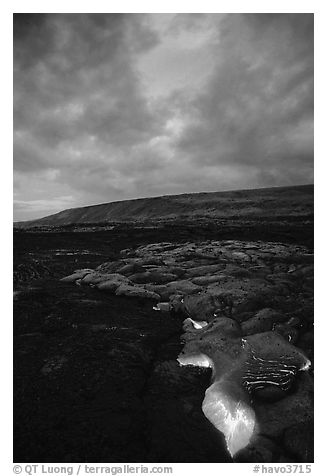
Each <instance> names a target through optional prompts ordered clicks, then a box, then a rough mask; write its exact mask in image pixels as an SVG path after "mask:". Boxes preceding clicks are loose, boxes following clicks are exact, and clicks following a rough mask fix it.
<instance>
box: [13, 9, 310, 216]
mask: <svg viewBox="0 0 327 476" xmlns="http://www.w3.org/2000/svg"><path fill="white" fill-rule="evenodd" d="M313 59H314V58H313V15H312V14H299V13H298V14H272V13H270V14H257V13H256V14H184V13H179V14H138V13H133V14H15V15H14V162H13V165H14V220H15V221H18V220H29V219H34V218H39V217H42V216H46V215H49V214H52V213H56V212H58V211H60V210H63V209H66V208H74V207H78V206H85V205H93V204H97V203H105V202H111V201H117V200H124V199H131V198H140V197H150V196H158V195H167V194H179V193H191V192H201V191H223V190H234V189H246V188H261V187H270V186H285V185H298V184H307V183H313Z"/></svg>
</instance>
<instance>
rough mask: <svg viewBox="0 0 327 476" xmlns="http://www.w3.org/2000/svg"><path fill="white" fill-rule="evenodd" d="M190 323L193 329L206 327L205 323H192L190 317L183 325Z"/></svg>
mask: <svg viewBox="0 0 327 476" xmlns="http://www.w3.org/2000/svg"><path fill="white" fill-rule="evenodd" d="M188 322H190V323H191V324H192V326H193V327H194V329H203V327H206V326H207V325H208V323H207V321H194V320H193V319H191V318H190V317H188V318H187V319H185V321H184V324H186V323H188Z"/></svg>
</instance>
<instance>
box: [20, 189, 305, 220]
mask: <svg viewBox="0 0 327 476" xmlns="http://www.w3.org/2000/svg"><path fill="white" fill-rule="evenodd" d="M313 189H314V184H301V185H292V186H273V187H261V188H248V189H234V190H224V191H211V192H207V191H204V192H190V193H188V192H186V193H180V194H174V195H157V196H151V197H138V198H132V199H124V200H116V201H113V202H103V203H99V204H93V205H85V206H81V207H73V208H67V209H64V210H61V211H59V212H56V213H53V214H50V215H46V216H44V217H41V218H36V219H32V220H26V221H16V222H14V226H18V227H29V226H30V227H32V226H38V225H50V226H51V225H68V224H74V223H76V224H78V223H97V222H99V223H100V222H106V221H108V223H109V222H110V221H130V220H133V219H134V220H142V219H143V220H144V219H155V218H157V219H160V218H162V219H164V218H178V217H179V216H181V215H183V216H185V215H191V216H192V215H196V216H197V217H199V216H201V215H202V216H203V217H208V218H209V217H211V218H217V217H219V216H220V217H226V216H230V215H234V214H233V209H235V210H234V211H237V213H241V215H242V216H243V215H256V216H257V215H258V211H259V210H258V208H260V209H261V210H262V211H263V212H265V213H268V215H275V214H276V210H277V211H279V212H281V214H282V215H284V214H285V213H284V212H283V206H282V207H281V203H280V202H281V200H282V199H283V198H284V200H285V199H286V196H284V197H280V194H279V193H278V192H281V191H283V194H286V195H288V194H290V195H291V197H289V199H292V200H293V201H292V204H288V206H287V208H288V212H290V210H289V209H290V205H291V206H292V207H294V206H295V208H296V210H294V209H293V210H292V212H293V214H294V213H295V214H301V210H300V209H301V207H302V206H303V205H306V206H305V209H306V211H305V213H304V215H307V212H308V211H309V208H310V204H312V207H313ZM299 192H300V193H299ZM301 192H302V193H301ZM240 194H242V197H240ZM231 195H232V196H231ZM201 198H207V199H208V200H203V199H202V200H201ZM160 199H161V200H162V201H164V202H166V205H165V207H164V209H162V207H160V206H159V207H156V206H155V205H156V204H158V200H160ZM187 199H188V200H189V201H190V202H192V203H191V204H190V203H187ZM215 199H216V200H215ZM237 199H238V201H237ZM247 200H248V201H249V203H247ZM262 200H265V201H266V203H265V204H264V206H263V203H261V201H262ZM229 201H230V203H228V202H229ZM250 201H251V203H250ZM271 201H275V202H277V203H275V206H273V205H274V204H272V203H271ZM282 201H283V200H282ZM286 201H287V200H286ZM153 202H156V203H153ZM167 202H169V205H170V207H167V205H168V203H167ZM304 202H305V203H304ZM135 204H136V206H135ZM141 204H144V205H145V206H143V207H142V206H140V207H138V206H137V205H141ZM124 205H126V208H128V205H130V209H128V210H126V209H125V207H124ZM132 205H134V206H132ZM146 205H148V206H146ZM285 205H287V204H286V203H284V206H285ZM251 207H252V210H251ZM253 207H254V208H253ZM83 211H84V212H86V213H83V216H82V217H81V216H77V215H78V214H80V213H81V212H83ZM92 211H93V212H96V211H100V213H92ZM87 212H91V213H87ZM101 212H102V213H101ZM310 213H313V209H312V211H311V210H310Z"/></svg>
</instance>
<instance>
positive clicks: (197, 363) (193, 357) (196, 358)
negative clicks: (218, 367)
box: [177, 354, 213, 368]
mask: <svg viewBox="0 0 327 476" xmlns="http://www.w3.org/2000/svg"><path fill="white" fill-rule="evenodd" d="M177 362H178V363H179V365H182V366H184V365H193V366H194V367H206V368H212V367H213V362H212V360H211V359H210V357H208V356H207V355H205V354H189V355H183V354H180V355H179V356H178V358H177Z"/></svg>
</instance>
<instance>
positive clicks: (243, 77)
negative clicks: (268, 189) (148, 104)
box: [178, 14, 313, 186]
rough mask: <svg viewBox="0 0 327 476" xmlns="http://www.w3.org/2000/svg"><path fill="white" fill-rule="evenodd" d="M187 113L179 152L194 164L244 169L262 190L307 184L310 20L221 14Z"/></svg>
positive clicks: (310, 121) (310, 116)
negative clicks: (213, 53)
mask: <svg viewBox="0 0 327 476" xmlns="http://www.w3.org/2000/svg"><path fill="white" fill-rule="evenodd" d="M188 107H189V105H186V108H188ZM193 111H195V115H194V116H193V121H192V123H191V125H190V126H189V127H187V128H186V130H185V131H184V133H183V135H182V137H181V138H180V139H179V143H178V147H179V150H180V151H181V152H183V153H186V154H188V155H189V157H192V160H193V161H194V163H199V162H201V164H202V165H204V166H212V167H213V166H216V165H223V164H225V165H228V166H231V165H235V167H236V166H237V165H240V166H242V167H243V168H244V166H248V173H249V174H253V175H257V176H258V177H259V178H260V179H261V182H259V183H258V184H260V183H261V184H262V185H263V186H264V185H275V184H276V185H278V184H279V183H281V181H283V180H284V183H285V180H286V181H287V180H288V179H289V181H290V182H291V183H292V182H293V183H294V179H295V180H298V181H300V182H302V183H303V182H306V181H308V182H309V181H310V180H312V165H313V164H312V161H313V131H312V124H313V16H312V15H302V14H289V15H285V14H280V15H273V14H267V15H261V14H254V15H250V14H245V15H229V16H228V17H226V18H225V19H224V22H222V23H221V32H220V41H219V50H218V55H217V63H216V69H215V71H214V73H213V75H212V77H211V79H210V81H209V83H208V85H207V88H206V90H205V91H204V92H203V93H202V94H200V95H199V96H197V97H196V98H195V100H194V102H193ZM245 173H246V172H245ZM285 174H286V175H285ZM244 178H245V177H244Z"/></svg>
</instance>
